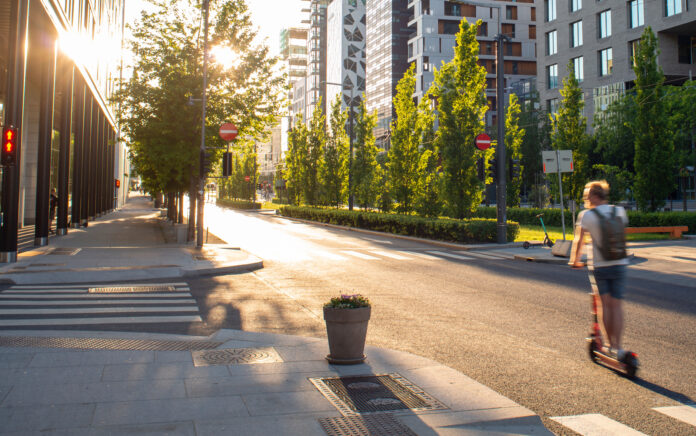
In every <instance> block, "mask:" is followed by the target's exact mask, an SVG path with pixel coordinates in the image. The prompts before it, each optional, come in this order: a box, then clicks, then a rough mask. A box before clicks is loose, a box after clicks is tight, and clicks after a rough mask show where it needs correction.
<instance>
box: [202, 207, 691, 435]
mask: <svg viewBox="0 0 696 436" xmlns="http://www.w3.org/2000/svg"><path fill="white" fill-rule="evenodd" d="M206 217H207V220H208V221H207V225H208V226H209V227H210V231H211V232H213V233H215V234H217V235H218V236H219V237H220V238H222V239H223V240H226V241H228V242H230V243H235V244H239V246H241V247H243V248H244V249H246V250H248V251H250V252H251V253H253V254H255V255H257V256H259V257H261V258H263V259H264V262H265V268H264V269H262V270H259V271H257V272H254V273H251V274H243V275H232V276H225V277H217V278H207V279H198V280H193V281H189V284H190V286H191V290H192V294H193V295H194V297H196V298H197V300H198V303H199V306H200V307H201V311H202V312H203V313H204V314H205V315H204V320H205V322H206V324H205V329H204V330H207V329H216V328H220V327H233V328H241V329H244V330H254V331H268V332H275V333H287V334H298V335H307V336H322V335H324V334H325V333H324V324H323V321H322V319H321V307H322V304H323V303H324V302H325V301H327V300H328V299H329V298H330V297H331V296H334V295H337V294H339V293H361V294H364V295H366V296H368V297H369V298H370V300H371V301H372V303H373V315H372V320H371V321H370V326H369V330H368V338H367V341H368V343H369V344H372V345H377V346H382V347H387V348H393V349H398V350H404V351H409V352H412V353H415V354H418V355H421V356H425V357H428V358H431V359H434V360H436V361H438V362H441V363H443V364H445V365H447V366H450V367H452V368H455V369H457V370H459V371H461V372H463V373H464V374H466V375H468V376H470V377H472V378H474V379H476V380H477V381H479V382H481V383H483V384H485V385H487V386H489V387H491V388H492V389H494V390H496V391H498V392H500V393H501V394H503V395H505V396H507V397H509V398H511V399H512V400H514V401H516V402H518V403H520V404H522V405H523V406H525V407H528V408H530V409H531V410H533V411H535V412H536V413H538V414H539V415H541V416H542V418H543V419H544V423H545V424H546V425H547V427H548V428H549V429H550V430H551V431H553V432H554V433H556V434H575V433H573V432H572V431H571V430H569V429H568V428H566V427H564V426H562V425H560V424H558V423H557V422H555V421H553V420H551V419H550V418H551V417H559V416H571V415H579V414H601V415H604V416H606V417H608V418H610V419H613V420H615V421H618V422H620V423H623V424H625V425H627V426H629V427H630V428H632V429H635V430H637V431H640V432H643V433H646V434H652V435H688V434H696V427H694V426H691V425H689V424H686V423H683V422H680V421H678V420H676V419H673V418H669V417H667V416H665V415H663V414H661V413H658V412H657V411H655V410H653V408H655V407H661V406H676V405H682V404H689V403H694V402H695V401H696V364H694V361H693V357H694V356H696V322H695V321H696V298H695V295H696V286H693V285H692V283H694V282H692V281H690V280H688V277H689V274H694V275H696V274H695V273H696V259H695V257H696V256H694V253H696V251H695V250H694V247H695V245H694V244H693V243H685V244H677V245H675V246H674V247H668V248H667V250H665V249H661V250H658V249H655V248H651V246H649V245H645V246H641V247H639V249H638V251H637V252H636V254H637V256H638V257H637V265H636V266H635V267H634V268H632V269H631V273H629V279H628V289H627V298H626V304H625V310H626V315H627V323H626V333H625V339H624V342H625V345H626V347H627V348H630V349H633V350H634V351H636V352H638V354H639V356H640V361H641V368H640V371H639V374H638V375H639V377H638V378H637V379H635V380H633V381H632V380H628V379H626V378H623V377H621V376H619V375H617V374H616V373H614V372H612V371H610V370H608V369H606V368H603V367H601V366H598V365H595V364H593V363H591V362H590V360H589V358H588V356H587V345H586V342H585V337H586V335H587V333H588V331H589V327H590V321H591V315H590V297H589V294H588V291H589V282H588V278H587V273H586V272H584V271H573V270H571V269H569V268H568V267H565V266H559V265H549V264H537V263H530V262H521V261H515V260H511V259H506V258H499V257H496V252H475V253H466V252H458V251H456V250H453V249H448V248H442V247H437V246H433V245H430V244H427V243H420V242H413V241H406V240H402V239H397V238H392V237H389V236H375V235H371V234H365V233H359V232H352V231H346V230H336V229H332V228H327V227H323V226H319V225H312V224H305V223H300V222H295V221H291V220H286V219H282V218H277V217H274V216H272V215H268V214H260V213H252V212H248V213H239V212H232V211H221V210H217V209H216V208H214V207H209V208H207V209H206ZM651 253H652V254H654V256H655V257H654V258H653V257H652V255H651ZM689 253H692V254H691V255H689ZM484 256H485V257H484ZM642 256H650V257H642ZM690 262H691V263H690ZM634 270H635V272H634ZM672 270H675V271H678V272H679V275H678V276H674V277H673V278H674V280H671V276H670V271H672Z"/></svg>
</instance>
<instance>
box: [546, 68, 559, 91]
mask: <svg viewBox="0 0 696 436" xmlns="http://www.w3.org/2000/svg"><path fill="white" fill-rule="evenodd" d="M546 88H547V89H556V88H558V64H553V65H549V66H548V67H546Z"/></svg>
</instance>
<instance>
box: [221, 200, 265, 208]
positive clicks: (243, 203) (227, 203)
mask: <svg viewBox="0 0 696 436" xmlns="http://www.w3.org/2000/svg"><path fill="white" fill-rule="evenodd" d="M217 205H218V206H222V207H229V208H231V209H261V203H253V202H251V201H249V200H232V199H229V198H218V199H217Z"/></svg>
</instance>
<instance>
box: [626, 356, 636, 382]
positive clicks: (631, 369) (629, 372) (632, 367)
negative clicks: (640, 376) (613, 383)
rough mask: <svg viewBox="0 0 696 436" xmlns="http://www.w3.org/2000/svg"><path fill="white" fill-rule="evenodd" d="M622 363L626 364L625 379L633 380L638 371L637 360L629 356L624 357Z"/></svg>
mask: <svg viewBox="0 0 696 436" xmlns="http://www.w3.org/2000/svg"><path fill="white" fill-rule="evenodd" d="M624 363H625V364H626V377H628V378H634V377H635V376H636V371H638V365H639V364H638V358H637V357H636V356H635V355H633V354H629V355H628V356H626V358H625V360H624Z"/></svg>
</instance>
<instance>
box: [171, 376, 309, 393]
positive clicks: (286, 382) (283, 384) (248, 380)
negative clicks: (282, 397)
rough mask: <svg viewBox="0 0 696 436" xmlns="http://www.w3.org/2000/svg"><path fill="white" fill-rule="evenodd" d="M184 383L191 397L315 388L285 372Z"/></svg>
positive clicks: (188, 380)
mask: <svg viewBox="0 0 696 436" xmlns="http://www.w3.org/2000/svg"><path fill="white" fill-rule="evenodd" d="M184 383H185V385H186V392H187V393H188V396H189V397H192V398H196V397H226V396H229V395H243V394H252V393H271V392H300V391H310V390H315V387H314V385H312V384H311V383H310V382H309V380H307V379H306V378H303V377H298V376H296V375H295V374H287V373H278V374H254V375H248V376H228V377H220V378H197V379H187V380H185V381H184Z"/></svg>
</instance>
